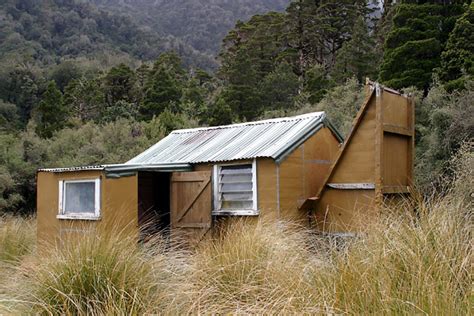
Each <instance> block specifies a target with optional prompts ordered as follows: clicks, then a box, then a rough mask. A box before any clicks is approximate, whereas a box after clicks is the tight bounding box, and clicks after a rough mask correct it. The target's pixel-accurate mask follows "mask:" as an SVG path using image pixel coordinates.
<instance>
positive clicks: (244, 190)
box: [212, 160, 258, 215]
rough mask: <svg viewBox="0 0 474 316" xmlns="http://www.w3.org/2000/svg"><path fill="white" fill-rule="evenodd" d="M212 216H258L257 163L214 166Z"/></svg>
mask: <svg viewBox="0 0 474 316" xmlns="http://www.w3.org/2000/svg"><path fill="white" fill-rule="evenodd" d="M213 184H214V210H213V211H212V214H213V215H258V208H257V163H256V160H254V161H253V162H249V163H235V164H222V165H215V166H214V177H213Z"/></svg>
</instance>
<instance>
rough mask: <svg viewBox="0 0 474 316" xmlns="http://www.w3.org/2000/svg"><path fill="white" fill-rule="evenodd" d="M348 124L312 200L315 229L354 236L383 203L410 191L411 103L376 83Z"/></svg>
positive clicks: (411, 174) (412, 134) (411, 163)
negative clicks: (347, 130) (348, 133)
mask: <svg viewBox="0 0 474 316" xmlns="http://www.w3.org/2000/svg"><path fill="white" fill-rule="evenodd" d="M367 92H368V96H367V98H366V101H365V103H364V105H363V106H362V108H361V110H360V111H359V113H358V114H357V117H356V119H355V120H354V123H353V128H352V130H351V133H350V135H349V136H348V137H347V139H346V141H345V143H344V145H343V147H342V148H341V150H340V151H339V153H338V157H337V159H336V162H335V163H334V165H333V166H331V169H330V172H329V174H328V176H327V179H326V180H325V183H326V185H325V186H324V187H323V188H322V189H321V190H319V191H317V194H316V195H315V197H314V199H315V201H316V202H315V208H314V217H313V219H314V220H315V223H316V227H317V228H318V229H319V230H323V231H330V232H347V231H358V230H360V229H363V228H364V227H365V226H366V225H367V223H368V222H369V221H371V220H373V219H376V218H377V214H380V213H379V211H380V210H381V209H382V204H383V202H384V201H386V200H390V202H391V203H392V204H393V203H394V202H396V201H397V200H400V199H402V198H403V197H404V196H405V195H406V194H407V193H409V192H410V187H411V186H412V178H413V150H414V103H413V102H412V99H411V98H409V97H407V96H404V95H401V94H400V93H398V92H396V91H393V90H391V89H388V88H384V87H382V86H379V85H377V84H372V85H370V86H368V87H367Z"/></svg>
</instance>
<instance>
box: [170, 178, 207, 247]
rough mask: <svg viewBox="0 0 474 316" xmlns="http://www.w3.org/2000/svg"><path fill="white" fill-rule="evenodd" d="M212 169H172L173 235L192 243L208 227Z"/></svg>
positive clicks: (201, 235)
mask: <svg viewBox="0 0 474 316" xmlns="http://www.w3.org/2000/svg"><path fill="white" fill-rule="evenodd" d="M211 194H212V190H211V172H210V171H194V172H174V173H173V174H172V176H171V207H170V209H171V230H172V235H173V236H177V237H178V238H184V239H187V240H188V241H190V242H192V243H195V242H198V241H200V240H201V239H202V238H203V237H204V235H205V234H206V233H207V232H208V231H209V229H210V228H211V221H212V217H211V208H212V205H211V201H212V197H211Z"/></svg>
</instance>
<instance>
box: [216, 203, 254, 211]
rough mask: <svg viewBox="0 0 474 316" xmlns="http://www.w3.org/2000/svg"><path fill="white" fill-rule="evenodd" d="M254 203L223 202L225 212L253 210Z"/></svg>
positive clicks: (222, 206)
mask: <svg viewBox="0 0 474 316" xmlns="http://www.w3.org/2000/svg"><path fill="white" fill-rule="evenodd" d="M252 205H253V204H252V201H222V204H221V209H223V210H238V209H241V210H249V209H252Z"/></svg>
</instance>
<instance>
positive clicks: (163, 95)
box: [141, 66, 182, 119]
mask: <svg viewBox="0 0 474 316" xmlns="http://www.w3.org/2000/svg"><path fill="white" fill-rule="evenodd" d="M181 95H182V87H181V85H180V82H178V80H176V78H175V77H174V76H173V73H170V71H169V70H167V69H166V68H165V67H164V66H161V67H160V68H159V69H158V70H156V72H155V73H154V75H153V77H152V78H150V80H149V81H148V83H147V86H146V92H145V100H144V104H143V106H142V107H141V112H142V114H143V116H144V118H145V119H151V118H152V117H153V115H159V114H160V113H161V112H163V111H164V110H165V109H166V108H168V107H169V106H170V105H171V103H173V102H175V103H177V102H179V100H180V98H181Z"/></svg>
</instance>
